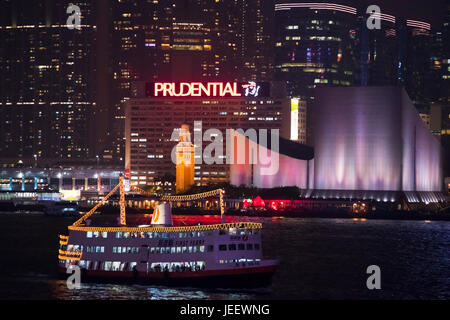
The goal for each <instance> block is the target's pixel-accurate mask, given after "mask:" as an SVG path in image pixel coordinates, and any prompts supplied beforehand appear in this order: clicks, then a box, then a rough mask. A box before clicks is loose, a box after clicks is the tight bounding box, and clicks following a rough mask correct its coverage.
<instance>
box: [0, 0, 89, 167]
mask: <svg viewBox="0 0 450 320" xmlns="http://www.w3.org/2000/svg"><path fill="white" fill-rule="evenodd" d="M1 6H2V9H1V10H0V11H1V17H0V34H1V36H0V41H1V44H0V50H1V54H0V72H1V74H2V77H1V79H0V82H1V85H0V105H1V109H0V114H1V115H0V119H1V120H0V121H1V122H2V124H1V125H0V140H1V141H2V142H1V144H0V153H1V155H2V157H10V158H19V159H20V158H32V157H39V158H40V157H47V158H86V157H89V155H90V152H91V150H90V148H91V146H92V145H93V144H94V143H93V142H92V140H94V139H95V136H94V135H93V134H92V132H91V129H92V127H91V126H90V124H91V123H90V119H92V117H91V115H92V114H93V112H94V110H95V109H96V108H97V100H96V96H97V95H96V88H95V86H94V85H93V84H94V83H95V81H96V79H95V72H91V71H92V70H95V69H96V61H95V57H96V55H95V48H94V47H93V46H94V43H95V39H96V36H97V35H96V25H95V24H94V23H95V19H94V18H93V15H94V12H95V10H96V8H94V7H93V5H92V4H91V3H90V2H89V1H81V2H78V6H79V7H80V9H81V11H82V19H81V29H80V30H77V29H72V30H70V29H69V28H67V26H66V21H67V18H68V14H67V13H66V9H67V6H68V3H67V1H40V2H33V3H30V2H29V1H22V0H5V1H3V2H2V4H1ZM91 137H92V139H91Z"/></svg>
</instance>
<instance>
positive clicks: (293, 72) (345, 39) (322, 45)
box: [275, 2, 359, 102]
mask: <svg viewBox="0 0 450 320" xmlns="http://www.w3.org/2000/svg"><path fill="white" fill-rule="evenodd" d="M275 14H276V17H275V19H276V20H275V21H276V43H275V77H276V79H277V80H281V81H286V83H287V90H288V96H290V97H297V98H301V99H303V100H307V101H308V102H309V101H312V100H313V99H314V88H316V87H317V86H321V85H342V86H350V85H352V84H353V82H354V71H355V69H356V68H357V66H358V59H357V58H358V57H359V55H358V54H357V53H356V52H354V51H355V48H354V45H353V44H354V38H355V37H356V30H357V18H356V17H357V10H356V9H355V8H352V7H349V6H344V5H337V4H336V5H334V4H333V5H330V4H320V3H309V2H308V3H307V2H305V3H303V2H302V3H283V4H277V5H275Z"/></svg>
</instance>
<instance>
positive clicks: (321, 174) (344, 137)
mask: <svg viewBox="0 0 450 320" xmlns="http://www.w3.org/2000/svg"><path fill="white" fill-rule="evenodd" d="M313 113H314V116H313V118H314V119H315V123H314V128H315V132H314V137H315V141H314V143H315V155H316V156H315V161H314V162H315V163H314V172H315V174H314V187H315V189H329V190H391V191H402V190H403V191H440V190H441V185H442V173H441V165H442V163H441V154H440V146H439V143H438V141H437V140H435V138H434V137H433V136H432V135H431V133H430V132H429V131H428V129H427V128H426V126H425V124H424V123H423V121H422V120H421V118H420V117H419V115H418V113H417V111H416V110H415V108H414V106H413V105H412V103H411V101H410V100H409V98H408V96H407V94H406V92H405V91H404V90H403V89H401V88H399V87H359V88H354V87H351V88H320V89H317V92H316V104H315V108H314V110H313Z"/></svg>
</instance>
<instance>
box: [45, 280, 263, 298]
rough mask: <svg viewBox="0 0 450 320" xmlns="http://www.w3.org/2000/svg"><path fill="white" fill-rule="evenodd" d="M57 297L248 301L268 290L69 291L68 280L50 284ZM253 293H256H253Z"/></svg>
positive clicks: (133, 287)
mask: <svg viewBox="0 0 450 320" xmlns="http://www.w3.org/2000/svg"><path fill="white" fill-rule="evenodd" d="M51 286H52V291H53V295H54V297H55V298H57V299H69V300H92V299H111V300H224V299H229V300H249V299H254V298H256V297H257V296H261V294H264V292H265V291H266V289H257V290H252V291H249V292H247V293H246V292H236V291H232V290H227V289H215V290H213V289H211V290H204V289H197V288H169V287H163V286H144V285H137V284H127V285H119V284H96V283H89V284H82V285H81V288H80V289H74V290H69V289H68V288H67V285H66V281H65V280H56V281H53V282H52V283H51ZM252 292H253V293H252Z"/></svg>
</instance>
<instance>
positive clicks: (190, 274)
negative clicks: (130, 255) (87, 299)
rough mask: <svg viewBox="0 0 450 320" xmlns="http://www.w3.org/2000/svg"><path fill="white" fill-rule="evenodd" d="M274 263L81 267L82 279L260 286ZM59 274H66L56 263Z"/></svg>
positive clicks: (267, 282)
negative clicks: (158, 268) (157, 268)
mask: <svg viewBox="0 0 450 320" xmlns="http://www.w3.org/2000/svg"><path fill="white" fill-rule="evenodd" d="M275 271H276V266H275V265H273V266H261V267H249V268H236V269H228V270H203V271H187V272H148V273H147V272H131V271H103V270H85V269H82V273H81V281H82V282H104V283H142V284H153V285H165V286H174V287H208V288H261V287H267V286H269V285H270V284H271V281H272V276H273V274H274V273H275ZM58 272H59V274H60V276H61V278H67V277H68V276H69V275H68V274H67V273H66V269H65V268H62V267H60V268H59V269H58Z"/></svg>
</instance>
